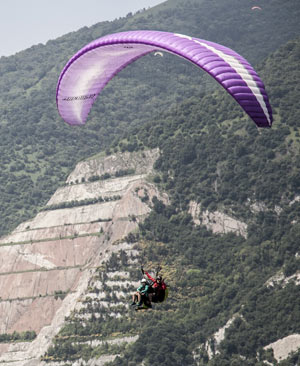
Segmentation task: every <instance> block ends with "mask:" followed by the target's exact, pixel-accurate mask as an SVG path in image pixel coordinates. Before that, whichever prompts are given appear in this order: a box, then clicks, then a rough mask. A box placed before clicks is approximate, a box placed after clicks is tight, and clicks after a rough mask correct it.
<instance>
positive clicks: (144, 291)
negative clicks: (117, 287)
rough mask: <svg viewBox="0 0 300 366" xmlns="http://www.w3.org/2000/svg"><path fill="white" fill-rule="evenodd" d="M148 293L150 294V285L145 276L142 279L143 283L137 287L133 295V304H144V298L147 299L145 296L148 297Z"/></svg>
mask: <svg viewBox="0 0 300 366" xmlns="http://www.w3.org/2000/svg"><path fill="white" fill-rule="evenodd" d="M148 295H149V285H148V284H147V280H146V279H145V278H143V279H142V280H141V285H140V286H139V287H138V288H137V290H136V292H135V293H134V294H133V295H132V304H131V306H134V305H137V306H142V304H143V299H145V298H146V299H148ZM150 305H151V304H150ZM150 307H151V306H150Z"/></svg>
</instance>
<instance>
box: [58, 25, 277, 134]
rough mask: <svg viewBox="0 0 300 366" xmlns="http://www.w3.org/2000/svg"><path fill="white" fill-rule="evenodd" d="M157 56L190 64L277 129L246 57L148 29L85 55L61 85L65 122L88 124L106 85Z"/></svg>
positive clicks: (103, 41) (99, 44) (259, 121)
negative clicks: (142, 60)
mask: <svg viewBox="0 0 300 366" xmlns="http://www.w3.org/2000/svg"><path fill="white" fill-rule="evenodd" d="M151 52H169V53H171V54H175V55H177V56H181V57H183V58H185V59H187V60H189V61H190V62H191V63H193V64H194V65H196V66H197V67H199V68H201V69H202V70H204V71H206V72H207V73H208V74H210V75H211V76H212V77H213V78H214V79H215V80H216V81H217V82H219V83H220V84H221V85H222V86H223V87H224V88H225V90H226V91H227V92H228V93H229V94H231V95H232V97H233V98H234V99H235V100H236V101H237V102H238V103H239V104H240V106H241V107H242V108H243V110H244V111H245V112H246V113H247V114H248V115H249V116H250V118H252V120H253V121H254V122H255V123H256V125H257V126H258V127H271V125H272V120H273V118H272V110H271V106H270V103H269V99H268V96H267V93H266V91H265V87H264V84H263V82H262V80H261V79H260V77H259V76H258V75H257V73H256V72H255V70H254V69H253V67H252V66H251V65H250V64H249V63H248V61H246V60H245V59H244V58H243V57H242V56H240V55H239V54H238V53H236V52H235V51H233V50H231V49H230V48H227V47H225V46H222V45H220V44H217V43H213V42H210V41H206V40H203V39H199V38H195V37H190V36H186V35H182V34H177V33H175V34H174V33H170V32H160V31H148V30H145V31H128V32H121V33H115V34H109V35H106V36H104V37H101V38H99V39H96V40H95V41H93V42H91V43H89V44H88V45H86V46H85V47H83V48H82V49H81V50H79V51H78V52H77V53H76V54H75V55H74V56H73V57H72V58H71V59H70V60H69V62H68V63H67V64H66V66H65V67H64V69H63V70H62V72H61V74H60V77H59V80H58V84H57V90H56V103H57V107H58V111H59V114H60V115H61V117H62V118H63V119H64V120H65V121H66V122H67V123H68V124H70V125H83V124H85V122H86V120H87V117H88V114H89V112H90V109H91V107H92V105H93V103H94V102H95V100H96V98H97V96H98V95H99V93H100V92H101V91H102V89H103V88H104V87H105V85H106V84H107V83H108V82H109V81H110V80H111V79H112V78H113V77H115V76H116V75H117V74H118V72H120V71H121V70H122V69H124V68H125V67H126V66H127V65H129V64H131V63H132V62H134V61H136V60H138V59H139V58H141V57H143V56H145V55H147V54H149V53H151Z"/></svg>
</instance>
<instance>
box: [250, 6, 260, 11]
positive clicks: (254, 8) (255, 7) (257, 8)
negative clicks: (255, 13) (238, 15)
mask: <svg viewBox="0 0 300 366" xmlns="http://www.w3.org/2000/svg"><path fill="white" fill-rule="evenodd" d="M251 10H262V9H261V7H260V6H253V7H252V8H251Z"/></svg>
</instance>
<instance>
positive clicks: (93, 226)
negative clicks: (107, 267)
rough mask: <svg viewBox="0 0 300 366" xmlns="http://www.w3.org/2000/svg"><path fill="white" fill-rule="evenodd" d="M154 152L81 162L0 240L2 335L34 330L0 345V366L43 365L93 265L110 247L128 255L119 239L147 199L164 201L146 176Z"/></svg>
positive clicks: (130, 227)
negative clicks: (25, 338) (42, 205)
mask: <svg viewBox="0 0 300 366" xmlns="http://www.w3.org/2000/svg"><path fill="white" fill-rule="evenodd" d="M158 154H159V152H158V150H152V151H146V152H138V153H131V154H129V153H124V154H116V155H113V156H108V157H102V158H101V157H100V158H95V159H92V160H89V161H86V162H81V163H79V164H78V165H77V166H76V168H75V170H74V172H72V173H71V174H70V176H69V177H68V179H67V182H66V186H65V187H62V188H59V189H58V190H57V192H56V193H55V194H54V195H53V197H52V198H51V199H50V201H49V202H48V207H47V208H48V209H47V210H43V211H41V212H40V213H39V214H38V215H37V216H36V217H35V218H34V219H33V220H31V221H28V222H24V223H22V224H21V225H20V226H19V227H17V228H16V230H14V232H12V233H11V234H10V235H8V236H7V237H4V238H2V239H1V240H0V296H1V298H0V333H2V334H3V333H13V332H24V331H35V332H36V333H37V337H36V339H35V340H34V341H32V342H23V343H22V342H19V343H6V344H5V343H0V363H1V364H3V365H7V366H8V365H9V366H21V365H39V364H42V363H41V361H40V356H41V355H43V354H44V353H45V352H46V351H47V349H48V347H49V345H50V344H51V339H52V338H53V337H54V336H55V335H56V334H57V332H58V331H59V329H60V328H61V327H62V326H63V324H64V321H65V317H66V316H69V315H70V313H71V312H72V311H74V309H75V308H76V307H78V306H79V305H78V304H79V303H80V301H79V300H80V299H82V298H83V297H84V296H86V294H87V288H88V286H89V285H90V283H91V281H92V278H93V273H94V271H95V268H97V266H99V265H101V263H103V262H104V261H106V260H107V259H108V258H109V256H110V255H111V253H113V252H116V251H118V250H120V249H122V250H125V251H128V252H130V251H131V252H132V250H133V249H132V248H131V245H130V244H129V243H126V241H125V240H124V238H125V237H126V236H127V235H128V234H129V233H130V232H131V231H133V230H135V229H136V228H137V225H138V223H139V222H140V221H141V220H143V219H144V218H145V217H146V215H148V214H149V212H150V210H151V204H150V202H151V198H152V197H153V196H157V197H159V198H160V199H163V200H164V201H167V197H166V196H165V197H162V196H161V195H160V193H159V192H158V191H157V189H156V188H155V186H154V185H152V184H150V183H149V182H147V180H146V177H147V176H148V175H149V174H151V172H152V169H153V163H154V161H155V160H156V159H157V157H158ZM99 177H101V178H102V179H99ZM103 178H108V179H105V180H103ZM63 207H64V208H63ZM131 254H132V253H131ZM129 282H130V279H129ZM133 284H134V283H133ZM134 285H135V284H134ZM100 287H101V286H100ZM99 296H100V298H101V289H100V295H99ZM127 301H128V300H127ZM116 316H117V315H116Z"/></svg>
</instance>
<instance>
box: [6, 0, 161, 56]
mask: <svg viewBox="0 0 300 366" xmlns="http://www.w3.org/2000/svg"><path fill="white" fill-rule="evenodd" d="M0 1H1V3H0V4H1V5H0V57H1V56H10V55H13V54H15V53H16V52H19V51H22V50H24V49H26V48H29V47H31V46H33V45H36V44H39V43H43V44H45V43H46V42H47V41H48V40H50V39H55V38H58V37H60V36H62V35H64V34H66V33H69V32H73V31H76V30H78V29H80V28H82V27H85V26H87V27H89V26H91V25H93V24H95V23H98V22H102V21H106V20H114V19H116V18H119V17H124V16H126V15H127V14H128V13H130V12H132V13H135V12H136V11H138V10H141V9H144V8H145V9H148V8H149V7H153V6H155V5H157V4H160V3H163V2H164V0H7V1H5V0H0Z"/></svg>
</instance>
